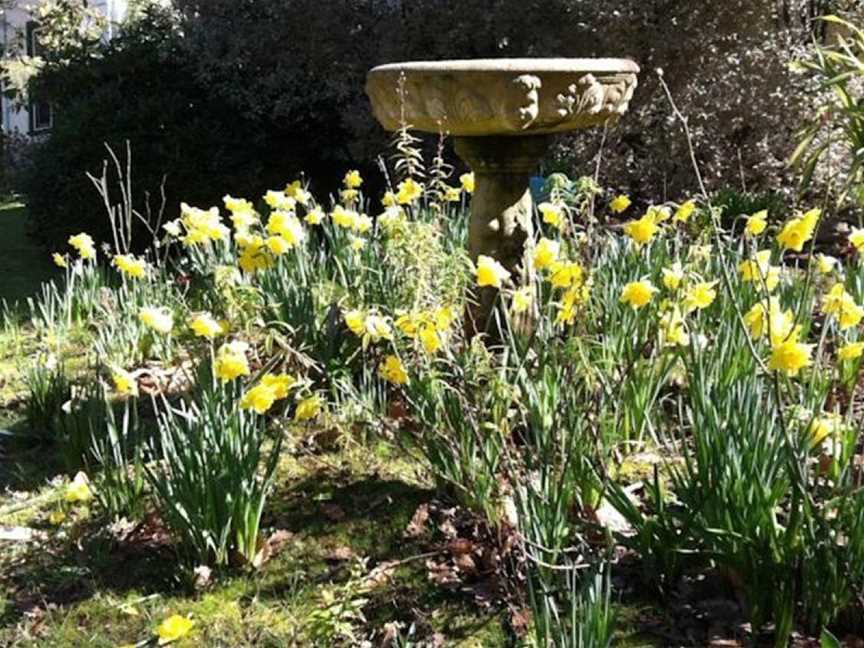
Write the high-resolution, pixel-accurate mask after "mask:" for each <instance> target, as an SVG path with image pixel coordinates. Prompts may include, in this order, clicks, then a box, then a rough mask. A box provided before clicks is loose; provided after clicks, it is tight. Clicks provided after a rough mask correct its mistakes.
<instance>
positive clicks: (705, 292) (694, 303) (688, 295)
mask: <svg viewBox="0 0 864 648" xmlns="http://www.w3.org/2000/svg"><path fill="white" fill-rule="evenodd" d="M717 283H718V282H716V281H702V282H699V283H697V284H694V285H693V286H691V287H690V288H688V289H687V290H686V291H685V292H684V300H683V305H684V309H685V310H686V311H687V312H688V313H690V312H693V311H695V310H703V309H705V308H708V307H709V306H710V305H711V304H713V303H714V300H715V299H716V298H717V291H716V290H715V289H714V287H715V286H716V285H717Z"/></svg>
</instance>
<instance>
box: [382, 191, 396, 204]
mask: <svg viewBox="0 0 864 648" xmlns="http://www.w3.org/2000/svg"><path fill="white" fill-rule="evenodd" d="M396 204H397V201H396V194H395V193H393V192H392V191H385V192H384V195H383V196H382V197H381V206H382V207H385V208H386V207H395V206H396Z"/></svg>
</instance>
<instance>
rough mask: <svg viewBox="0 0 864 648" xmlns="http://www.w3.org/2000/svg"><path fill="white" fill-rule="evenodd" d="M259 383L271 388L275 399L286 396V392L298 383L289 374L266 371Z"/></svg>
mask: <svg viewBox="0 0 864 648" xmlns="http://www.w3.org/2000/svg"><path fill="white" fill-rule="evenodd" d="M261 384H262V385H264V386H265V387H267V388H268V389H272V390H273V393H274V394H275V395H276V400H281V399H283V398H288V393H289V392H290V391H291V389H293V388H294V387H295V386H297V385H298V384H299V381H298V380H297V379H296V378H295V377H294V376H291V375H289V374H270V373H268V374H264V375H263V376H262V377H261Z"/></svg>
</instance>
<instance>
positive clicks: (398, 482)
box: [0, 445, 507, 647]
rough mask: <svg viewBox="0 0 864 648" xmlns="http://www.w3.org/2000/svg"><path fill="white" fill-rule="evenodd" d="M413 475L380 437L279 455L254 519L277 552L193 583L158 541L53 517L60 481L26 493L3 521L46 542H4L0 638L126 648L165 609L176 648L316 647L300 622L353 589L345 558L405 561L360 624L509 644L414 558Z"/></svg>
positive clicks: (487, 615)
mask: <svg viewBox="0 0 864 648" xmlns="http://www.w3.org/2000/svg"><path fill="white" fill-rule="evenodd" d="M414 473H415V470H414V467H413V466H410V465H407V464H404V463H402V462H400V461H399V460H398V459H396V458H395V457H394V456H393V455H392V454H391V452H390V450H389V449H388V448H387V447H386V446H384V445H381V446H379V447H377V448H376V449H375V451H374V452H369V451H368V449H360V448H359V447H354V448H350V447H342V448H341V449H339V450H336V451H332V452H328V453H323V454H318V455H309V454H304V455H303V456H297V457H290V456H289V457H286V458H285V459H284V460H283V462H282V466H281V467H280V479H279V483H278V487H277V489H276V492H275V493H274V495H273V497H272V498H271V500H270V504H269V506H268V509H267V513H266V515H265V519H264V520H263V523H264V525H265V526H266V529H267V531H268V532H272V531H275V530H280V531H285V532H288V533H287V535H285V537H286V538H287V540H286V542H285V545H284V547H283V549H282V550H281V551H280V552H279V553H278V555H276V556H275V557H274V558H273V559H272V560H270V561H269V562H267V563H266V564H264V565H263V566H262V567H261V568H260V569H258V570H255V571H241V570H237V571H230V572H226V573H222V574H216V575H214V579H213V583H214V584H213V585H211V586H209V587H205V588H203V589H199V590H195V589H194V588H193V587H191V586H190V582H189V581H190V578H191V577H190V574H189V570H188V569H184V568H182V567H180V566H179V565H180V564H181V563H180V561H179V559H178V556H177V555H176V554H175V553H174V551H173V550H172V548H171V547H170V545H169V544H167V543H164V542H158V541H141V540H137V539H133V540H129V541H126V542H119V541H118V540H117V536H116V534H113V533H111V532H110V531H109V530H108V529H107V521H106V520H103V519H101V518H100V517H99V516H98V514H97V513H96V512H95V511H92V512H91V511H87V510H85V509H78V510H76V511H74V512H72V513H70V515H69V517H68V518H67V520H66V521H65V522H64V523H63V524H61V525H59V526H58V525H55V524H52V523H51V522H50V521H49V516H50V514H51V512H52V511H54V510H56V508H57V506H58V503H57V500H58V499H59V495H60V493H61V492H62V491H61V490H60V489H61V487H62V486H61V484H59V483H55V484H48V485H46V486H44V487H43V488H42V489H41V490H40V491H36V492H31V493H29V494H28V497H29V498H32V499H34V500H36V505H35V506H32V507H27V508H24V509H22V510H17V511H15V512H14V513H12V514H10V515H5V516H3V517H0V525H3V526H7V527H8V526H19V525H24V526H26V527H27V528H30V529H33V530H34V531H35V532H37V533H39V534H42V535H43V537H44V539H43V540H41V541H38V542H30V543H23V542H22V543H0V548H2V551H0V573H2V577H0V587H2V595H0V645H10V646H37V645H38V646H58V647H60V646H70V647H71V646H83V645H87V646H118V645H124V644H133V645H134V644H136V643H138V642H140V641H144V640H147V639H148V638H150V637H152V636H153V628H154V627H155V626H156V625H157V624H158V623H159V622H160V621H161V620H162V619H163V618H165V617H167V616H170V615H171V614H175V613H177V614H183V615H187V614H188V615H191V616H192V618H193V619H194V620H195V622H196V631H195V633H194V636H192V637H191V638H190V639H188V640H187V641H186V642H185V644H184V642H180V643H178V644H177V645H178V646H183V645H189V646H192V645H196V644H197V645H207V646H289V645H313V644H312V643H309V641H310V640H309V633H310V628H309V623H310V619H311V618H312V613H313V612H315V611H316V610H320V609H322V607H323V601H324V600H325V597H326V596H328V595H329V594H330V593H334V592H336V593H337V596H341V595H345V594H340V592H342V593H344V592H347V593H348V594H347V595H350V591H351V582H352V578H355V577H356V573H357V572H356V571H355V569H354V568H355V566H360V572H362V573H368V572H370V571H371V570H372V569H373V568H374V567H375V566H376V565H380V564H381V563H385V562H390V561H405V562H404V563H402V564H400V565H399V566H398V567H396V568H395V570H394V571H393V572H392V574H390V576H389V578H388V579H386V580H385V581H383V582H382V583H381V584H380V585H379V586H376V587H374V588H373V589H372V590H371V591H369V592H365V591H364V592H363V593H362V597H363V598H364V599H366V603H365V604H364V605H363V613H364V615H365V619H366V620H365V622H363V623H362V629H363V631H364V632H368V631H370V630H374V629H380V628H383V626H384V624H385V623H390V622H394V621H399V622H403V623H404V624H405V627H406V628H407V627H408V626H410V625H411V624H412V623H414V624H418V625H425V626H426V627H425V628H423V629H424V630H425V631H426V632H427V633H428V632H432V633H434V632H441V633H443V634H444V635H445V636H446V637H447V642H448V643H447V645H461V646H504V645H507V639H506V636H505V633H504V631H503V629H502V628H503V625H502V617H500V615H498V614H496V613H495V612H486V611H483V610H480V609H478V608H477V607H475V606H474V605H473V603H472V601H471V599H470V598H469V597H465V596H463V595H460V594H458V593H451V592H448V591H445V590H442V589H439V588H437V587H435V586H433V585H432V584H431V583H429V581H428V579H427V577H426V569H425V567H424V561H423V560H422V559H416V556H420V555H422V554H423V553H424V551H426V550H428V548H425V547H423V546H422V545H421V544H420V543H419V541H409V540H407V539H406V538H405V534H404V531H405V528H406V526H407V525H408V523H409V522H410V520H411V517H412V515H413V514H414V512H415V510H416V509H417V507H418V506H419V505H420V504H422V503H424V502H427V501H429V500H430V499H432V498H433V497H434V493H433V492H432V491H430V490H429V489H428V488H426V487H425V485H424V484H423V483H422V482H420V481H418V480H417V478H416V477H415V476H414ZM13 501H14V500H13V499H12V498H9V497H7V498H4V499H3V500H2V501H0V510H2V508H3V507H8V506H9V504H11V503H13ZM360 596H361V594H359V593H358V594H357V597H358V598H359V597H360ZM325 631H326V629H325ZM334 641H335V640H334ZM333 645H343V644H341V643H334V644H333Z"/></svg>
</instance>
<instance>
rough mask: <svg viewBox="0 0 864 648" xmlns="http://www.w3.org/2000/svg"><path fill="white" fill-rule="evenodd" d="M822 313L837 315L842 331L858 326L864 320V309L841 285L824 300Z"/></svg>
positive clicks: (832, 289)
mask: <svg viewBox="0 0 864 648" xmlns="http://www.w3.org/2000/svg"><path fill="white" fill-rule="evenodd" d="M822 312H823V313H824V314H825V315H835V316H836V317H837V320H838V322H839V324H840V328H841V329H848V328H852V327H853V326H858V324H859V322H861V320H862V319H864V308H862V307H861V306H859V305H858V304H856V303H855V299H854V298H853V297H852V295H850V294H849V293H848V292H846V288H845V287H844V286H843V284H840V283H838V284H835V285H834V287H833V288H831V290H830V291H829V292H828V294H827V295H825V296H824V297H823V298H822Z"/></svg>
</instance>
